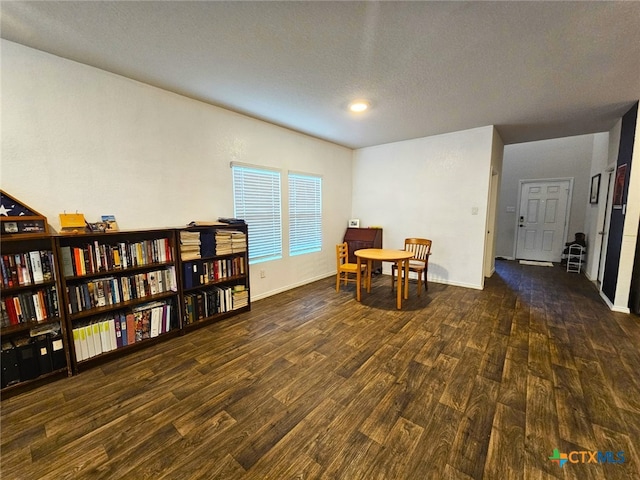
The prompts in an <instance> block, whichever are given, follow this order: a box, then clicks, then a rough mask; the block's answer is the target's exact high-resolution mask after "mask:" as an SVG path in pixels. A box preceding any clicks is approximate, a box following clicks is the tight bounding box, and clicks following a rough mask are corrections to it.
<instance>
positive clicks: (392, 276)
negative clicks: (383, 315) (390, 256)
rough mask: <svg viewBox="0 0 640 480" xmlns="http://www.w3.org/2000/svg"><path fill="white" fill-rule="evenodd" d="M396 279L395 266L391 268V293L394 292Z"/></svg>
mask: <svg viewBox="0 0 640 480" xmlns="http://www.w3.org/2000/svg"><path fill="white" fill-rule="evenodd" d="M395 278H396V269H395V268H393V266H392V267H391V291H392V292H393V282H394V281H395Z"/></svg>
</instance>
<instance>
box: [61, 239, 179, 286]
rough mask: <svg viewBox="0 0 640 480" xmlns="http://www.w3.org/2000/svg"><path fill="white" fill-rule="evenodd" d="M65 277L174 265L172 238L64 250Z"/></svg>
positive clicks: (83, 246)
mask: <svg viewBox="0 0 640 480" xmlns="http://www.w3.org/2000/svg"><path fill="white" fill-rule="evenodd" d="M60 254H61V264H62V273H63V275H64V276H65V277H74V276H78V277H79V276H82V275H87V274H92V273H100V272H108V271H112V270H120V269H123V268H131V267H138V266H143V265H150V264H153V263H166V262H172V261H173V256H172V253H171V244H170V242H169V239H168V238H156V239H154V240H143V241H140V242H118V243H115V244H106V243H100V242H99V241H98V240H96V241H94V242H93V243H88V244H86V245H82V246H77V247H72V246H64V247H60Z"/></svg>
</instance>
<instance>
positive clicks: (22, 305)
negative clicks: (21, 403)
mask: <svg viewBox="0 0 640 480" xmlns="http://www.w3.org/2000/svg"><path fill="white" fill-rule="evenodd" d="M0 243H1V251H2V254H1V255H0V256H1V261H0V264H1V277H2V303H1V307H2V315H1V322H2V323H1V327H0V328H1V329H0V335H1V336H2V359H1V364H2V396H3V398H6V397H7V396H11V394H12V393H14V392H15V391H22V390H26V389H29V388H31V387H33V386H36V385H38V384H41V383H42V382H44V381H47V380H49V379H51V378H54V377H64V376H68V375H70V374H71V367H70V356H69V353H70V352H69V344H68V335H67V332H66V319H65V315H64V312H65V311H64V307H63V303H62V295H61V287H60V282H59V276H58V257H57V251H56V248H55V242H54V241H53V239H52V237H51V236H49V235H36V234H28V235H25V234H16V235H10V234H3V235H2V236H1V237H0Z"/></svg>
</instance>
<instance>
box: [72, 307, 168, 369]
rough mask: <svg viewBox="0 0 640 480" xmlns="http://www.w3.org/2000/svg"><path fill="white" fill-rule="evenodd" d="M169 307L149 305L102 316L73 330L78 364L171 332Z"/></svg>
mask: <svg viewBox="0 0 640 480" xmlns="http://www.w3.org/2000/svg"><path fill="white" fill-rule="evenodd" d="M171 320H172V304H171V303H170V302H152V303H147V304H144V305H140V306H138V307H136V308H134V309H132V310H131V311H130V312H119V313H114V314H111V315H107V316H102V317H100V318H98V319H95V320H93V321H91V322H88V323H84V324H80V325H77V326H75V327H74V328H73V345H74V347H75V351H76V359H77V360H78V361H82V360H87V359H89V358H92V357H95V356H96V355H100V354H103V353H107V352H110V351H112V350H116V349H118V348H122V347H126V346H128V345H133V344H134V343H137V342H141V341H143V340H146V339H149V338H155V337H157V336H158V335H162V334H163V333H167V332H169V331H170V330H171Z"/></svg>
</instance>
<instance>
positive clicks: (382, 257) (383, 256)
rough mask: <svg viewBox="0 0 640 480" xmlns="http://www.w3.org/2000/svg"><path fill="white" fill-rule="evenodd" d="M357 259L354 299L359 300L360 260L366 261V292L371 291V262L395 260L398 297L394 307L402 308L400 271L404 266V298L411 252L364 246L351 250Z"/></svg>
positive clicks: (406, 295)
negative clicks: (363, 247) (360, 248)
mask: <svg viewBox="0 0 640 480" xmlns="http://www.w3.org/2000/svg"><path fill="white" fill-rule="evenodd" d="M353 254H354V255H355V256H356V259H357V265H358V268H357V272H356V285H357V286H356V300H357V301H360V298H361V293H360V290H361V288H360V282H361V280H362V268H361V266H362V260H366V261H367V293H371V262H372V261H374V260H376V261H381V262H395V263H396V267H397V269H398V297H397V300H396V307H397V308H398V310H400V309H401V308H402V275H401V274H400V272H401V271H402V268H403V267H404V298H405V300H406V299H408V298H409V259H410V258H413V256H414V254H413V252H407V251H405V250H387V249H386V248H365V249H362V250H356V251H355V252H353Z"/></svg>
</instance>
